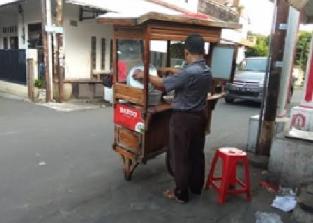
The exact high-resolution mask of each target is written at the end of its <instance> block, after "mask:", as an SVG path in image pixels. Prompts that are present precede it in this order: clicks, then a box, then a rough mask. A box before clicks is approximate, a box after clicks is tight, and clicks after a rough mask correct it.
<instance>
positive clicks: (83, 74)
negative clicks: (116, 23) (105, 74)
mask: <svg viewBox="0 0 313 223" xmlns="http://www.w3.org/2000/svg"><path fill="white" fill-rule="evenodd" d="M71 20H73V21H76V22H77V23H78V25H77V27H74V26H71V25H70V21H71ZM78 20H79V19H78V7H77V6H75V5H70V4H65V11H64V47H65V49H64V50H65V78H66V79H77V78H90V75H91V74H90V59H91V58H90V54H91V37H92V36H96V38H97V62H96V64H97V68H96V70H100V69H101V56H100V54H101V38H105V39H106V56H105V59H106V61H105V71H110V40H111V39H112V26H111V25H100V24H97V23H96V21H95V20H85V21H83V22H79V21H78Z"/></svg>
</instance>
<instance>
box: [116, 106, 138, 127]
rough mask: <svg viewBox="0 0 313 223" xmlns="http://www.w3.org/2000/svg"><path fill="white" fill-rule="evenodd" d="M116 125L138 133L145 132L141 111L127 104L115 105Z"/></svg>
mask: <svg viewBox="0 0 313 223" xmlns="http://www.w3.org/2000/svg"><path fill="white" fill-rule="evenodd" d="M114 123H115V124H117V125H121V126H123V127H125V128H128V129H130V130H133V131H136V132H142V131H144V122H143V118H142V116H141V110H140V109H138V108H134V107H131V106H128V105H125V104H116V105H115V108H114Z"/></svg>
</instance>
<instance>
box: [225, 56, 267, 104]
mask: <svg viewBox="0 0 313 223" xmlns="http://www.w3.org/2000/svg"><path fill="white" fill-rule="evenodd" d="M266 64H267V58H266V57H249V58H246V59H245V60H244V61H243V62H242V63H241V64H240V66H239V68H238V70H237V72H236V74H235V77H234V81H233V83H228V84H227V85H226V96H225V101H226V103H232V102H234V100H235V99H245V100H249V101H255V102H261V101H262V97H263V86H264V78H265V72H266Z"/></svg>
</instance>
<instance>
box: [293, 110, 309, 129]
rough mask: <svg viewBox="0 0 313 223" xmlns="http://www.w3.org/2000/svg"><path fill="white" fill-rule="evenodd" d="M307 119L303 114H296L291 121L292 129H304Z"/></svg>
mask: <svg viewBox="0 0 313 223" xmlns="http://www.w3.org/2000/svg"><path fill="white" fill-rule="evenodd" d="M305 122H306V118H305V116H304V115H303V114H295V115H293V116H292V119H291V127H295V128H296V129H300V130H301V129H303V128H304V127H305V124H306V123H305Z"/></svg>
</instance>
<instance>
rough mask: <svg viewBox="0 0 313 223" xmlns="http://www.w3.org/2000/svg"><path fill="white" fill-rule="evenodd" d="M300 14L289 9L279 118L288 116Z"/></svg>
mask: <svg viewBox="0 0 313 223" xmlns="http://www.w3.org/2000/svg"><path fill="white" fill-rule="evenodd" d="M299 19H300V12H299V11H298V10H296V9H295V8H293V7H290V8H289V15H288V30H287V36H286V40H285V49H284V58H283V68H282V73H281V76H280V90H279V96H278V106H277V107H278V108H277V109H278V110H277V115H278V117H283V116H285V115H286V105H287V99H288V96H289V94H290V84H291V77H292V69H293V61H294V56H295V49H296V44H297V34H298V28H299Z"/></svg>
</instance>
